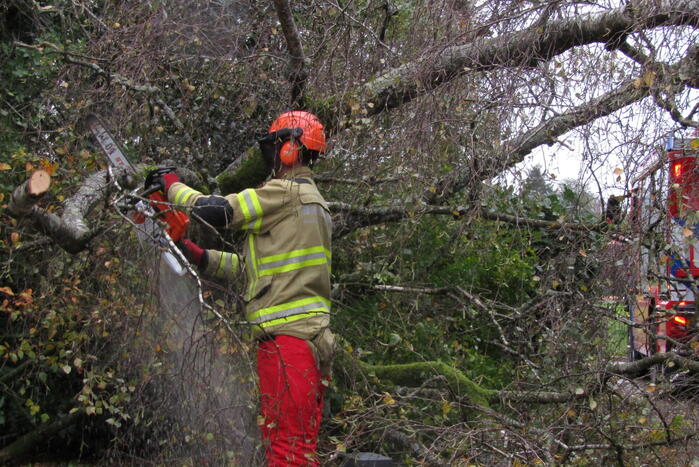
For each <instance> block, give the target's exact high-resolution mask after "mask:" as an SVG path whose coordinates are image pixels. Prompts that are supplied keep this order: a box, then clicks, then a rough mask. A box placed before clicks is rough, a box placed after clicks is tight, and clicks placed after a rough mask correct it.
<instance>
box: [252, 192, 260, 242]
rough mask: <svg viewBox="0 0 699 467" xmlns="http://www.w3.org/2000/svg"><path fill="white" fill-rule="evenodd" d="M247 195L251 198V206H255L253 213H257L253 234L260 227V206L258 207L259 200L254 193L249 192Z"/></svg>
mask: <svg viewBox="0 0 699 467" xmlns="http://www.w3.org/2000/svg"><path fill="white" fill-rule="evenodd" d="M249 193H250V197H251V198H252V204H253V205H254V206H255V212H256V213H257V220H256V221H255V225H254V226H253V229H254V231H255V232H259V231H260V227H262V205H260V199H259V198H258V197H257V193H256V192H255V191H253V190H250V191H249Z"/></svg>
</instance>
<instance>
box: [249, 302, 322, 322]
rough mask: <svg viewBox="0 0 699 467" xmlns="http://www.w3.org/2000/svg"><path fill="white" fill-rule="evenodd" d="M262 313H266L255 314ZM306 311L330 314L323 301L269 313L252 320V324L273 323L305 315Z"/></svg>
mask: <svg viewBox="0 0 699 467" xmlns="http://www.w3.org/2000/svg"><path fill="white" fill-rule="evenodd" d="M261 311H264V310H258V311H256V312H255V313H259V312H261ZM306 311H317V312H319V313H330V310H329V309H328V307H327V306H326V305H325V303H323V302H322V301H318V302H313V303H308V304H306V305H300V306H296V307H293V308H288V309H286V310H280V311H277V312H274V313H269V314H265V315H262V316H258V317H257V318H254V319H252V320H250V323H252V324H261V323H264V322H267V321H272V320H275V319H279V318H286V317H288V316H293V315H298V314H301V313H304V312H306Z"/></svg>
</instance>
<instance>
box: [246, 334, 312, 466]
mask: <svg viewBox="0 0 699 467" xmlns="http://www.w3.org/2000/svg"><path fill="white" fill-rule="evenodd" d="M257 372H258V377H259V384H260V411H261V415H262V420H261V433H262V439H263V440H265V441H267V442H268V443H269V444H268V446H267V465H268V466H269V467H272V466H274V467H277V466H294V465H295V466H317V465H319V462H318V458H317V456H316V447H317V444H318V430H319V428H320V419H321V415H322V407H323V393H324V390H325V385H324V384H322V382H321V374H320V372H319V371H318V367H317V366H316V362H315V359H314V357H313V352H312V351H311V348H310V347H309V344H308V342H306V341H305V340H303V339H299V338H297V337H291V336H284V335H280V336H275V337H274V338H273V339H270V340H266V341H262V342H260V344H259V346H258V349H257Z"/></svg>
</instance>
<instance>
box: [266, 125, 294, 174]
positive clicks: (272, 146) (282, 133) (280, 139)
mask: <svg viewBox="0 0 699 467" xmlns="http://www.w3.org/2000/svg"><path fill="white" fill-rule="evenodd" d="M301 135H303V128H282V129H281V130H277V131H273V132H272V133H267V134H266V135H265V136H263V137H262V138H260V139H258V140H257V142H258V144H259V145H260V151H262V158H263V159H264V160H265V162H266V163H267V166H268V167H270V168H271V169H278V167H277V165H278V161H277V159H278V158H277V155H278V154H279V149H281V147H282V144H284V143H285V142H286V141H289V140H290V139H292V138H294V139H299V138H300V137H301Z"/></svg>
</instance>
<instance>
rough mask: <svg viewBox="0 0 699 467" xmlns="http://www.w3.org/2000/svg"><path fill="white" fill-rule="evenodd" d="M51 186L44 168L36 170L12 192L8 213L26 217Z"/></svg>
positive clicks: (49, 176) (49, 177)
mask: <svg viewBox="0 0 699 467" xmlns="http://www.w3.org/2000/svg"><path fill="white" fill-rule="evenodd" d="M50 186H51V175H49V173H48V172H47V171H45V170H37V171H35V172H34V173H32V174H31V176H30V177H29V178H28V179H27V180H26V181H25V182H24V183H22V184H21V185H19V186H18V187H17V188H15V189H14V191H13V192H12V199H11V200H10V203H9V205H8V210H9V211H10V213H11V214H12V215H14V216H16V217H26V216H27V215H29V214H30V213H31V211H32V209H33V208H34V205H35V204H36V203H37V202H38V201H39V199H41V197H42V196H44V194H46V192H47V191H48V190H49V187H50Z"/></svg>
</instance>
